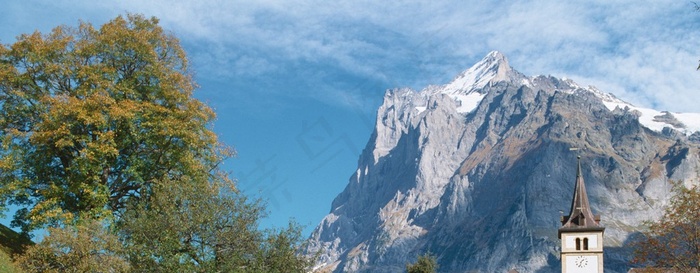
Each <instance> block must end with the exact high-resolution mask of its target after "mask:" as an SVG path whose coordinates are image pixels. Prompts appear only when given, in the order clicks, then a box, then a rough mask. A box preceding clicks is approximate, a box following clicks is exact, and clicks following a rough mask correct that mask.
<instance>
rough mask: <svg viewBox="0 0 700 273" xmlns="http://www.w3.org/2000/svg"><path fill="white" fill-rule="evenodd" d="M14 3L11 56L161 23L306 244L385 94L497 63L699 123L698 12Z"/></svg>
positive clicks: (613, 5)
mask: <svg viewBox="0 0 700 273" xmlns="http://www.w3.org/2000/svg"><path fill="white" fill-rule="evenodd" d="M3 2H4V3H3V5H2V8H0V43H3V44H9V43H12V42H14V41H15V37H16V36H17V35H19V34H22V33H30V32H33V31H35V30H39V31H41V32H48V31H50V30H51V28H53V27H55V26H57V25H69V26H76V25H77V24H78V22H79V20H83V21H88V22H91V23H93V24H94V25H101V24H103V23H105V22H106V21H108V20H110V19H112V18H114V17H116V16H117V15H119V14H125V13H126V12H131V13H141V14H144V15H146V16H155V17H158V18H159V19H160V20H161V25H162V26H163V27H164V28H165V29H166V30H168V31H170V32H172V33H173V34H174V35H175V36H177V37H178V38H179V39H180V40H181V43H182V45H183V46H184V48H185V49H186V51H187V53H188V56H189V59H190V61H191V64H192V70H193V72H194V73H195V79H196V81H197V82H198V83H199V85H200V86H201V87H200V88H199V90H198V91H197V93H196V97H197V98H199V99H201V100H203V101H204V102H206V103H208V104H209V105H210V106H211V107H213V108H214V109H215V111H216V113H217V120H216V122H215V124H214V131H215V132H216V133H217V134H218V135H219V136H220V138H221V141H223V142H224V143H226V144H229V145H232V146H234V147H235V148H236V150H237V151H238V156H237V157H236V158H234V159H231V160H228V161H227V162H226V163H225V165H224V168H225V169H226V170H227V171H230V172H231V174H232V176H233V177H235V178H237V179H238V183H239V187H240V188H241V189H243V190H244V191H245V192H247V193H249V194H252V195H256V196H261V197H263V198H265V199H266V200H267V202H268V210H269V212H270V216H269V217H268V218H267V219H266V220H264V221H263V224H264V226H266V227H269V226H276V227H282V226H284V225H285V224H286V222H287V221H288V220H289V219H290V218H294V219H296V220H297V221H298V222H299V223H301V224H303V225H306V226H307V227H306V229H305V233H306V234H308V233H310V231H311V229H312V228H313V227H314V226H315V225H316V224H317V223H318V222H319V221H320V220H321V219H322V217H323V216H324V215H325V214H326V213H328V212H329V210H330V204H331V201H332V200H333V198H334V197H335V196H336V195H337V194H338V193H340V192H341V191H342V190H343V188H344V187H345V185H346V184H347V182H348V178H349V177H350V175H351V174H352V173H353V171H354V169H355V168H356V165H357V158H358V156H359V154H360V152H361V151H362V149H363V148H364V146H365V144H366V142H367V140H368V139H369V137H370V134H371V132H372V129H373V125H374V118H375V117H374V115H375V110H376V108H377V107H378V106H379V104H380V103H381V100H382V96H383V94H384V91H385V90H386V89H388V88H397V87H411V88H414V89H418V90H419V89H421V88H423V87H425V86H426V85H428V84H444V83H447V82H449V81H450V80H451V79H452V78H453V77H455V76H456V75H457V74H458V73H459V72H461V71H463V70H465V69H467V68H469V67H470V66H471V65H472V64H474V63H475V62H477V61H479V60H480V59H481V58H482V57H483V56H484V55H486V54H487V53H488V52H489V51H492V50H498V51H501V52H503V53H504V54H505V55H506V56H507V57H508V59H509V61H510V64H511V66H513V67H514V68H515V69H516V70H518V71H520V72H523V73H525V74H526V75H539V74H544V75H554V76H558V77H567V78H571V79H573V80H574V81H576V82H578V83H579V84H581V85H594V86H596V87H598V88H599V89H601V90H603V91H604V92H611V93H613V94H614V95H616V96H617V97H619V98H621V99H623V100H626V101H628V102H631V103H633V104H635V105H637V106H644V107H650V108H655V109H658V110H669V111H674V112H700V106H699V105H698V102H699V101H700V100H699V99H698V92H697V91H698V89H699V88H700V72H698V71H696V70H695V68H696V67H697V66H698V59H700V32H699V31H698V29H700V12H698V11H696V10H695V7H694V4H693V3H692V2H690V1H664V0H661V1H650V3H641V2H639V1H508V2H503V1H469V2H468V1H430V2H428V1H425V2H418V1H395V2H394V3H380V2H384V1H295V2H291V1H289V2H287V1H249V2H248V1H245V2H243V1H223V0H220V1H139V0H122V1H87V0H83V1H81V0H78V1H67V0H54V1H33V0H23V1H13V0H5V1H3ZM387 2H392V1H387ZM3 222H4V223H7V221H3Z"/></svg>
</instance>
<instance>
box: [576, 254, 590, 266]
mask: <svg viewBox="0 0 700 273" xmlns="http://www.w3.org/2000/svg"><path fill="white" fill-rule="evenodd" d="M574 264H575V265H576V267H578V268H584V267H586V266H588V258H587V257H584V256H578V257H576V260H575V261H574Z"/></svg>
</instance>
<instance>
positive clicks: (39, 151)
mask: <svg viewBox="0 0 700 273" xmlns="http://www.w3.org/2000/svg"><path fill="white" fill-rule="evenodd" d="M195 87H196V84H195V83H194V81H193V80H192V77H191V74H190V72H189V70H188V63H187V59H186V56H185V52H184V50H183V49H182V48H181V47H180V45H179V42H178V40H177V39H176V38H175V37H174V36H172V35H170V34H167V33H165V32H164V31H163V29H161V27H160V26H158V20H157V19H156V18H144V17H143V16H141V15H131V14H130V15H127V16H126V18H124V17H122V16H119V17H117V18H115V19H113V20H111V21H109V22H108V23H106V24H104V25H103V26H101V27H100V28H99V29H95V28H94V27H93V26H92V25H91V24H89V23H81V24H80V26H79V27H78V28H70V27H65V26H61V27H57V28H55V29H53V31H51V33H49V34H47V35H43V34H41V33H39V32H35V33H33V34H29V35H26V34H25V35H21V36H19V37H18V39H17V42H15V43H14V44H12V45H10V46H7V47H6V46H2V45H0V129H1V130H0V202H1V203H2V206H4V205H6V204H8V203H11V204H15V205H19V206H21V207H22V209H20V210H19V211H18V212H17V213H16V214H15V220H14V221H13V226H19V227H22V230H23V231H24V232H28V231H30V230H32V229H35V228H39V227H43V226H47V225H51V226H58V225H60V224H61V223H71V222H74V221H79V219H81V218H86V217H87V218H100V217H105V216H109V215H112V214H119V213H122V212H123V211H124V208H125V204H126V202H127V200H129V199H132V198H136V199H139V198H144V197H147V196H149V195H150V194H151V193H152V191H153V187H154V185H155V184H157V183H165V182H168V183H181V182H182V181H184V180H183V179H182V178H183V177H188V179H186V180H187V181H188V183H200V184H201V183H207V182H208V181H211V180H222V179H223V180H225V179H227V177H226V176H225V175H222V174H221V173H219V172H218V171H217V166H218V164H219V163H220V162H221V161H222V159H223V158H225V157H227V156H230V155H232V154H233V151H232V150H231V149H228V148H226V147H223V146H221V145H220V144H219V143H218V140H217V137H216V135H215V134H214V133H213V132H212V131H211V130H210V129H209V128H208V125H209V124H210V123H211V121H212V120H213V118H214V112H213V111H212V110H211V109H210V108H209V107H208V106H206V105H205V104H203V103H201V102H200V101H198V100H196V99H194V98H193V97H192V93H193V90H194V89H195Z"/></svg>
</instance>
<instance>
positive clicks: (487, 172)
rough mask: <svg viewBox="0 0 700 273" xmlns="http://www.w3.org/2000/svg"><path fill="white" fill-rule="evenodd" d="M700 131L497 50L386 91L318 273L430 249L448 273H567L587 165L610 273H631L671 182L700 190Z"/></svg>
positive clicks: (321, 228)
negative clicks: (422, 85) (572, 215)
mask: <svg viewBox="0 0 700 273" xmlns="http://www.w3.org/2000/svg"><path fill="white" fill-rule="evenodd" d="M698 123H700V115H698V114H678V113H669V112H659V111H655V110H652V109H644V108H639V107H635V106H633V105H631V104H629V103H626V102H624V101H622V100H619V99H617V98H615V97H614V96H613V95H611V94H605V93H603V92H601V91H599V90H597V89H595V88H594V87H581V86H579V85H577V84H576V83H574V82H573V81H571V80H566V79H558V78H555V77H551V76H536V77H528V76H525V75H523V74H521V73H519V72H517V71H515V70H514V69H512V68H511V67H510V65H509V64H508V61H507V60H506V58H505V57H504V56H503V55H502V54H500V53H498V52H491V53H490V54H489V55H487V56H486V57H485V58H484V59H483V60H482V61H480V62H479V63H477V64H476V65H474V66H473V67H472V68H470V69H468V70H466V71H465V72H463V73H462V74H460V75H459V76H457V77H456V78H455V79H454V80H453V81H452V82H451V83H449V84H446V85H442V86H430V87H428V88H426V89H424V90H422V91H419V92H417V91H413V90H410V89H397V90H390V91H388V92H387V93H386V95H385V97H384V102H383V104H382V105H381V106H380V108H379V109H378V111H377V119H376V128H375V130H374V132H373V133H372V136H371V137H370V140H369V142H368V143H367V146H366V148H365V149H364V151H363V152H362V155H361V156H360V159H359V161H358V167H357V170H356V172H355V173H354V174H352V176H351V177H350V181H349V183H348V185H347V187H346V188H345V190H344V191H343V192H342V193H340V194H339V195H338V196H337V197H336V198H335V200H334V201H333V203H332V205H331V211H330V213H329V214H328V215H327V216H326V217H325V218H324V219H323V221H322V222H321V223H320V224H319V225H318V226H317V227H316V229H315V230H314V232H313V234H312V235H311V238H310V239H309V245H308V248H307V249H306V251H307V253H319V254H320V257H319V260H318V266H317V269H318V270H319V271H333V272H401V271H402V270H404V268H405V265H406V263H408V262H412V261H415V259H416V257H417V256H418V255H421V254H424V253H426V252H431V253H433V254H434V255H436V256H437V257H438V263H439V264H440V271H441V272H472V271H473V272H505V271H507V270H509V269H517V270H519V271H520V272H558V271H559V270H560V261H559V239H558V238H557V229H558V228H559V226H560V222H559V219H560V216H561V215H562V214H567V213H568V209H569V208H568V207H569V206H570V204H571V203H570V202H571V197H572V195H573V188H574V182H575V173H576V156H577V155H581V156H582V164H583V173H584V178H585V180H586V185H587V187H588V194H589V198H590V201H591V206H592V208H593V210H594V211H595V212H596V213H597V214H601V216H602V222H601V223H602V224H603V225H604V226H605V227H606V231H605V238H604V241H605V267H606V272H626V269H627V267H628V264H627V262H628V259H629V255H630V253H629V249H628V248H627V244H628V243H629V241H630V238H631V236H633V235H634V233H635V232H636V231H637V230H639V228H640V227H641V226H642V222H643V221H645V220H650V219H655V218H658V217H659V216H660V214H661V212H662V209H663V206H664V205H665V204H666V203H667V202H668V200H669V198H670V197H671V195H672V191H671V187H672V182H673V181H681V182H682V183H685V184H686V185H691V184H694V185H697V184H699V182H698V181H699V179H700V177H699V176H700V161H699V157H700V148H699V147H700V132H697V130H698V127H700V126H699V125H698ZM572 147H576V148H579V150H578V151H572V150H571V149H570V148H572Z"/></svg>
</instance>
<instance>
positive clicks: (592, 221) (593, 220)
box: [559, 156, 603, 234]
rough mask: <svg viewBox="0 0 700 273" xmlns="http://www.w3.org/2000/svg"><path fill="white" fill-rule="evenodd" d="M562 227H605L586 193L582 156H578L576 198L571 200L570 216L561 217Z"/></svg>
mask: <svg viewBox="0 0 700 273" xmlns="http://www.w3.org/2000/svg"><path fill="white" fill-rule="evenodd" d="M561 222H562V227H561V228H560V229H559V232H560V234H561V231H563V230H570V229H576V230H578V229H593V230H599V229H603V227H602V226H601V225H600V216H596V215H593V211H592V210H591V205H590V203H588V194H587V193H586V184H585V183H584V181H583V173H582V172H581V157H580V156H579V157H578V170H577V171H576V186H575V188H574V198H573V200H571V212H570V213H569V215H568V216H564V217H562V219H561Z"/></svg>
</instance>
